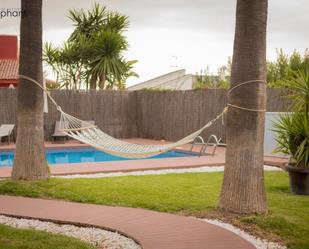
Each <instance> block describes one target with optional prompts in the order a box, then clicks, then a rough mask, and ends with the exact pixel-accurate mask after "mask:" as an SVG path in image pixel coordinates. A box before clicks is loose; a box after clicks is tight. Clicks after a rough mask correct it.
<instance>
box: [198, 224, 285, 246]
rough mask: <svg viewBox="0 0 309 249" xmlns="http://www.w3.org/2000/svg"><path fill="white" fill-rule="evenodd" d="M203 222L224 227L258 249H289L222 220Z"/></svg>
mask: <svg viewBox="0 0 309 249" xmlns="http://www.w3.org/2000/svg"><path fill="white" fill-rule="evenodd" d="M200 220H203V221H205V222H208V223H211V224H213V225H216V226H219V227H222V228H224V229H226V230H229V231H231V232H233V233H235V234H237V235H238V236H240V237H242V238H243V239H245V240H247V241H249V242H250V243H251V244H253V245H254V246H255V247H256V248H257V249H287V247H285V246H282V245H280V244H278V243H275V242H272V241H269V240H265V239H261V238H257V237H255V236H253V235H250V234H248V233H246V232H245V231H243V230H241V229H239V228H238V227H235V226H233V225H231V224H229V223H224V222H222V221H220V220H209V219H200Z"/></svg>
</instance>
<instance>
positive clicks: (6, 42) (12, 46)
mask: <svg viewBox="0 0 309 249" xmlns="http://www.w3.org/2000/svg"><path fill="white" fill-rule="evenodd" d="M17 58H18V40H17V36H15V35H0V59H16V60H17Z"/></svg>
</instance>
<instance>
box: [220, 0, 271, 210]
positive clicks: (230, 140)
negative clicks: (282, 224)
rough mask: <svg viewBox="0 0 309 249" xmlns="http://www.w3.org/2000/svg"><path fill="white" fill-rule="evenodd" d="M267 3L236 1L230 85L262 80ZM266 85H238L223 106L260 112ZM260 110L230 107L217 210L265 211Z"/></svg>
mask: <svg viewBox="0 0 309 249" xmlns="http://www.w3.org/2000/svg"><path fill="white" fill-rule="evenodd" d="M267 5H268V2H267V0H238V1H237V13H236V30H235V40H234V53H233V63H232V74H231V87H234V86H236V85H238V84H239V83H241V82H245V81H248V80H266V26H267ZM265 88H266V86H265V84H262V83H260V82H259V83H252V84H247V85H243V86H241V87H239V88H237V90H235V91H234V92H232V93H231V95H230V97H229V100H228V101H229V103H231V104H234V105H237V106H241V107H247V108H251V109H259V110H260V109H265V107H266V89H265ZM264 122H265V113H264V112H253V111H245V110H240V109H237V108H233V107H230V108H229V110H228V114H227V151H226V164H225V170H224V179H223V185H222V190H221V196H220V201H219V208H220V209H222V210H225V211H228V212H235V213H241V214H248V213H264V212H266V211H267V205H266V196H265V190H264V172H263V154H264V151H263V146H264Z"/></svg>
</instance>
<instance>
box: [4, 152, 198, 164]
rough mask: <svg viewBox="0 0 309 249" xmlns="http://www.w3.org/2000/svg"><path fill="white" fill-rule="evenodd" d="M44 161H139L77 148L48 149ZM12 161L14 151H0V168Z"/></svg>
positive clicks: (170, 155)
mask: <svg viewBox="0 0 309 249" xmlns="http://www.w3.org/2000/svg"><path fill="white" fill-rule="evenodd" d="M188 156H195V154H193V153H189V152H183V151H174V150H172V151H168V152H165V153H162V154H160V155H157V156H154V157H149V158H143V160H145V159H152V158H175V157H188ZM46 159H47V161H48V163H49V164H63V163H86V162H108V161H123V160H140V159H127V158H122V157H117V156H113V155H109V154H107V153H104V152H102V151H99V150H96V149H93V148H79V149H53V150H51V149H49V150H46ZM13 160H14V151H3V152H2V151H0V167H7V166H12V165H13Z"/></svg>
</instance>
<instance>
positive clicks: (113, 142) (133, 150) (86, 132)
mask: <svg viewBox="0 0 309 249" xmlns="http://www.w3.org/2000/svg"><path fill="white" fill-rule="evenodd" d="M19 77H20V78H23V79H26V80H29V81H31V82H33V83H34V84H36V85H37V86H38V87H40V88H41V89H42V90H43V91H44V92H46V94H47V96H48V97H49V98H50V100H51V101H52V103H53V104H54V105H55V106H56V108H57V110H58V111H59V112H60V113H61V117H60V125H59V128H60V130H61V131H63V132H65V133H66V134H67V135H68V136H69V137H72V138H74V139H76V140H78V141H80V142H83V143H86V144H89V145H91V146H93V147H94V148H96V149H98V150H101V151H104V152H106V153H108V154H112V155H115V156H120V157H125V158H145V157H151V156H155V155H158V154H161V153H163V152H166V151H168V150H171V149H173V148H176V147H178V146H180V145H184V144H187V143H190V142H192V141H193V140H194V139H195V138H196V137H197V136H199V135H200V134H201V132H202V131H203V130H205V129H206V128H208V127H209V126H211V125H212V124H213V123H214V122H216V121H217V120H218V119H219V118H222V117H223V116H224V114H225V113H226V112H227V109H228V107H233V108H238V109H240V110H245V111H251V112H265V111H266V110H264V109H261V110H258V109H257V110H256V109H251V108H246V107H241V106H237V105H232V104H227V107H225V108H224V109H223V111H222V113H220V114H219V115H218V116H217V117H216V118H214V119H213V120H211V121H209V122H208V123H207V124H206V125H204V126H203V127H202V128H200V129H199V130H197V131H195V132H193V133H191V134H190V135H188V136H186V137H184V138H182V139H180V140H179V141H177V142H175V143H170V144H163V145H141V144H132V143H128V142H125V141H122V140H119V139H116V138H113V137H112V136H110V135H108V134H106V133H104V132H103V131H101V130H100V129H99V128H98V127H97V126H95V125H93V124H91V123H88V122H86V121H83V120H80V119H78V118H75V117H73V116H71V115H69V114H67V113H65V112H64V111H63V110H62V109H61V107H60V106H59V105H58V104H57V102H56V101H55V100H54V99H53V98H52V96H51V95H50V93H49V92H48V90H47V89H46V88H45V87H42V86H41V85H40V83H38V82H37V81H35V80H34V79H32V78H30V77H27V76H24V75H19ZM249 83H263V84H265V81H264V80H249V81H246V82H243V83H240V84H237V85H236V86H234V87H233V88H231V89H230V90H229V91H228V95H229V94H230V93H231V92H232V91H233V90H235V89H236V88H238V87H240V86H244V85H246V84H249Z"/></svg>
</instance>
